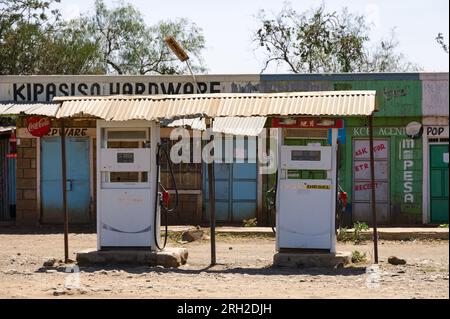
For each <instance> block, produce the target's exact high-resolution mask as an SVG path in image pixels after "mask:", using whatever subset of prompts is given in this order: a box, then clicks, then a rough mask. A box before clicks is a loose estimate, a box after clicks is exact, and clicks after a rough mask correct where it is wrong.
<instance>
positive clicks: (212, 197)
mask: <svg viewBox="0 0 450 319" xmlns="http://www.w3.org/2000/svg"><path fill="white" fill-rule="evenodd" d="M212 127H213V119H212V118H210V119H207V125H206V128H207V129H210V130H211V131H210V133H212ZM212 139H213V140H214V137H212ZM214 152H215V150H214ZM214 182H215V178H214V157H213V160H212V162H211V163H208V188H209V212H210V229H211V234H210V237H211V266H214V265H215V264H216V190H215V183H214Z"/></svg>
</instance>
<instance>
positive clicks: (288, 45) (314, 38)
mask: <svg viewBox="0 0 450 319" xmlns="http://www.w3.org/2000/svg"><path fill="white" fill-rule="evenodd" d="M257 19H258V22H259V24H260V27H259V29H258V30H257V31H256V32H255V34H254V41H255V42H256V43H258V45H259V47H261V48H263V50H265V52H266V60H265V65H264V67H263V69H262V71H264V70H265V69H266V68H267V67H268V65H269V64H270V63H272V62H275V63H277V65H280V64H287V66H288V67H289V69H290V70H291V71H292V72H294V73H301V72H307V73H322V72H376V71H378V72H381V71H384V72H387V71H391V72H392V71H406V70H416V69H418V67H417V66H415V65H413V64H411V63H404V62H403V60H404V56H403V55H402V54H398V53H396V48H397V47H398V41H396V40H395V35H394V33H392V37H391V38H390V39H387V40H386V39H384V40H382V41H380V43H379V44H378V45H377V46H376V47H375V48H374V49H372V50H370V49H369V48H368V44H369V41H370V37H369V26H368V24H367V22H366V19H365V17H364V16H363V15H354V14H352V13H350V12H349V11H348V10H347V9H346V8H345V9H343V10H342V12H340V13H338V12H336V11H334V12H328V11H327V10H326V9H325V6H324V5H322V6H320V7H318V8H317V9H313V10H311V11H306V12H302V13H297V12H296V11H295V10H293V9H292V8H291V7H290V4H289V3H287V4H286V5H285V7H284V8H283V9H282V10H281V11H280V12H279V13H278V14H277V15H276V16H275V17H267V16H266V14H265V12H264V10H261V11H260V12H259V15H258V17H257Z"/></svg>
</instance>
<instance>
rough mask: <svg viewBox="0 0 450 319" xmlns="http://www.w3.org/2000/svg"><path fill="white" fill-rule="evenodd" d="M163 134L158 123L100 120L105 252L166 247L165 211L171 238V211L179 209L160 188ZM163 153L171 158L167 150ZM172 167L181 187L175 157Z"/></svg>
mask: <svg viewBox="0 0 450 319" xmlns="http://www.w3.org/2000/svg"><path fill="white" fill-rule="evenodd" d="M159 133H160V127H159V123H157V122H155V121H124V122H109V121H103V120H97V209H98V212H97V234H98V236H97V238H98V239H97V246H98V249H99V250H105V249H108V248H111V249H114V248H115V249H117V248H147V249H150V250H157V249H158V248H160V245H159V237H160V224H161V222H160V219H161V216H160V212H161V209H162V210H163V212H164V214H165V219H166V236H167V213H168V212H171V211H173V209H169V207H168V204H169V196H168V192H167V191H165V190H164V189H163V190H162V191H161V192H160V190H159V164H160V154H161V150H162V149H163V148H162V147H161V145H160V144H159V143H160V137H159ZM162 152H163V153H165V155H166V156H167V151H165V150H163V151H162ZM168 164H169V168H170V173H171V176H172V181H173V182H174V184H175V179H174V177H173V172H172V168H171V166H170V160H169V159H168ZM176 193H177V191H176ZM177 195H178V194H177ZM177 198H178V196H177ZM176 201H177V202H178V199H177V200H176ZM166 239H167V237H166ZM166 239H165V240H164V246H165V242H166Z"/></svg>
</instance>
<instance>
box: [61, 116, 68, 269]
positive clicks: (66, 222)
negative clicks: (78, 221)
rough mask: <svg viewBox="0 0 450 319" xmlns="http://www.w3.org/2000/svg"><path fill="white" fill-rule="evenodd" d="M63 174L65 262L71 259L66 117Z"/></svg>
mask: <svg viewBox="0 0 450 319" xmlns="http://www.w3.org/2000/svg"><path fill="white" fill-rule="evenodd" d="M60 135H61V175H62V190H63V212H64V262H65V263H67V262H68V261H69V211H68V209H67V184H66V183H67V182H66V180H67V170H66V134H65V125H64V119H63V118H61V133H60Z"/></svg>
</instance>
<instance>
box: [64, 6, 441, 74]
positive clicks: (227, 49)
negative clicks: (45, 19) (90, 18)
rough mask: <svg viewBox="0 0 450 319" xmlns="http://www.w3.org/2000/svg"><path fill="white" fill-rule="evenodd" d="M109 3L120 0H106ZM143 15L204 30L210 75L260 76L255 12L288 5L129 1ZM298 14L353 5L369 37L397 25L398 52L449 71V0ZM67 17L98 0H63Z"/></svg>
mask: <svg viewBox="0 0 450 319" xmlns="http://www.w3.org/2000/svg"><path fill="white" fill-rule="evenodd" d="M105 2H106V4H107V5H108V6H112V5H117V3H118V2H117V1H115V0H105ZM124 2H126V3H131V4H132V5H133V6H135V7H136V8H138V9H139V11H140V12H141V13H142V14H143V16H144V20H145V22H146V23H147V24H148V25H154V24H156V23H157V22H158V21H160V20H167V19H174V18H181V17H185V18H188V19H189V20H190V21H191V22H194V23H196V24H197V26H199V27H200V28H202V30H203V34H204V36H205V40H206V50H205V51H204V52H203V56H204V61H205V64H206V67H207V69H208V73H209V74H258V73H260V72H261V69H262V66H263V61H264V60H263V58H264V55H263V53H262V51H258V50H256V51H255V49H256V47H257V46H256V44H255V43H253V42H252V34H253V33H254V31H255V30H257V27H258V24H257V19H256V15H257V14H258V12H259V10H261V9H264V10H265V11H266V12H267V13H268V14H270V13H274V14H275V13H277V12H279V11H280V9H281V8H282V7H283V3H284V1H282V0H222V1H218V0H190V1H187V0H164V1H154V0H128V1H124ZM290 3H291V6H292V8H293V9H294V10H296V11H297V12H303V11H306V10H309V9H310V8H312V7H317V6H319V5H320V4H321V3H324V4H325V6H326V8H328V9H329V10H337V11H340V10H341V9H342V8H344V7H348V9H349V11H350V12H352V13H358V14H364V15H365V16H366V18H367V21H368V22H369V23H370V24H371V26H372V27H371V32H370V36H371V39H373V40H380V39H381V38H385V37H387V36H388V35H389V33H390V31H391V30H392V29H393V28H395V31H396V35H397V39H398V40H399V42H400V45H399V48H398V51H399V52H401V53H403V54H404V55H405V57H406V59H407V60H408V61H410V62H413V63H416V64H418V65H420V66H421V67H422V68H423V70H424V71H430V72H434V71H441V72H448V70H449V57H448V54H447V53H445V52H444V51H443V50H442V48H441V47H440V46H439V45H438V44H437V43H436V41H435V37H436V36H437V34H438V33H439V32H441V33H443V35H444V38H445V40H446V43H448V39H449V1H448V0H427V1H423V0H377V1H375V0H324V1H321V0H292V1H290ZM59 7H60V8H61V11H62V14H63V17H64V18H65V19H70V18H75V17H77V16H78V15H79V14H80V13H92V12H93V9H94V0H77V1H75V0H61V4H59ZM264 73H288V69H287V68H286V67H283V66H280V67H276V66H273V67H270V68H269V69H267V70H266V71H265V72H264Z"/></svg>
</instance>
